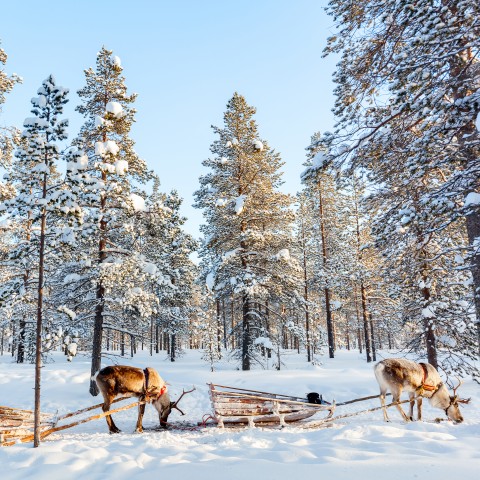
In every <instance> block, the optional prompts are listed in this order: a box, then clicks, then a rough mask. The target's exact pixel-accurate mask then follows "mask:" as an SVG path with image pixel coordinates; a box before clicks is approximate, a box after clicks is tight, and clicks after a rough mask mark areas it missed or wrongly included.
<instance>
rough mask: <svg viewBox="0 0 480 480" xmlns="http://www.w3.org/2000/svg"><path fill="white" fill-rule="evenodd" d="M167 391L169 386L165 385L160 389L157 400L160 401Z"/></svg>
mask: <svg viewBox="0 0 480 480" xmlns="http://www.w3.org/2000/svg"><path fill="white" fill-rule="evenodd" d="M166 391H167V386H166V385H164V386H163V387H162V388H161V389H160V392H159V393H158V395H157V399H159V398H160V397H161V396H162V395H163V394H164V393H166Z"/></svg>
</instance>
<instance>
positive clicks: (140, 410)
mask: <svg viewBox="0 0 480 480" xmlns="http://www.w3.org/2000/svg"><path fill="white" fill-rule="evenodd" d="M143 400H144V399H142V398H140V401H143ZM144 413H145V404H144V403H142V404H141V405H139V406H138V418H137V428H135V431H136V432H137V433H142V432H143V425H142V420H143V415H144Z"/></svg>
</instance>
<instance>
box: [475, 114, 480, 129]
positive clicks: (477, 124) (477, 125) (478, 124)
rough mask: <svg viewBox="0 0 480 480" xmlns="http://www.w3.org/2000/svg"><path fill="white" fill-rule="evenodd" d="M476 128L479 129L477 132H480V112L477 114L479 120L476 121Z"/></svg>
mask: <svg viewBox="0 0 480 480" xmlns="http://www.w3.org/2000/svg"><path fill="white" fill-rule="evenodd" d="M475 126H476V127H477V131H478V132H480V112H478V114H477V118H476V120H475Z"/></svg>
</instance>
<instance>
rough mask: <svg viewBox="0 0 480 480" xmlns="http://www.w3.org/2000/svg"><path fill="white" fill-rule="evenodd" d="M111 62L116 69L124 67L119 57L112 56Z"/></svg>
mask: <svg viewBox="0 0 480 480" xmlns="http://www.w3.org/2000/svg"><path fill="white" fill-rule="evenodd" d="M110 60H111V62H112V63H113V64H114V65H115V66H116V67H121V66H122V61H121V60H120V57H117V56H116V55H112V56H111V57H110Z"/></svg>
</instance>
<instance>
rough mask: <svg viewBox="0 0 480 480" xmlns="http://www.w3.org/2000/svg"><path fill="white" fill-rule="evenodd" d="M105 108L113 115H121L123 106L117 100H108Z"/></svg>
mask: <svg viewBox="0 0 480 480" xmlns="http://www.w3.org/2000/svg"><path fill="white" fill-rule="evenodd" d="M105 110H106V111H107V112H108V113H111V114H113V116H115V117H117V118H118V117H121V116H122V114H123V107H122V105H121V104H120V103H118V102H108V103H107V105H106V107H105Z"/></svg>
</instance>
